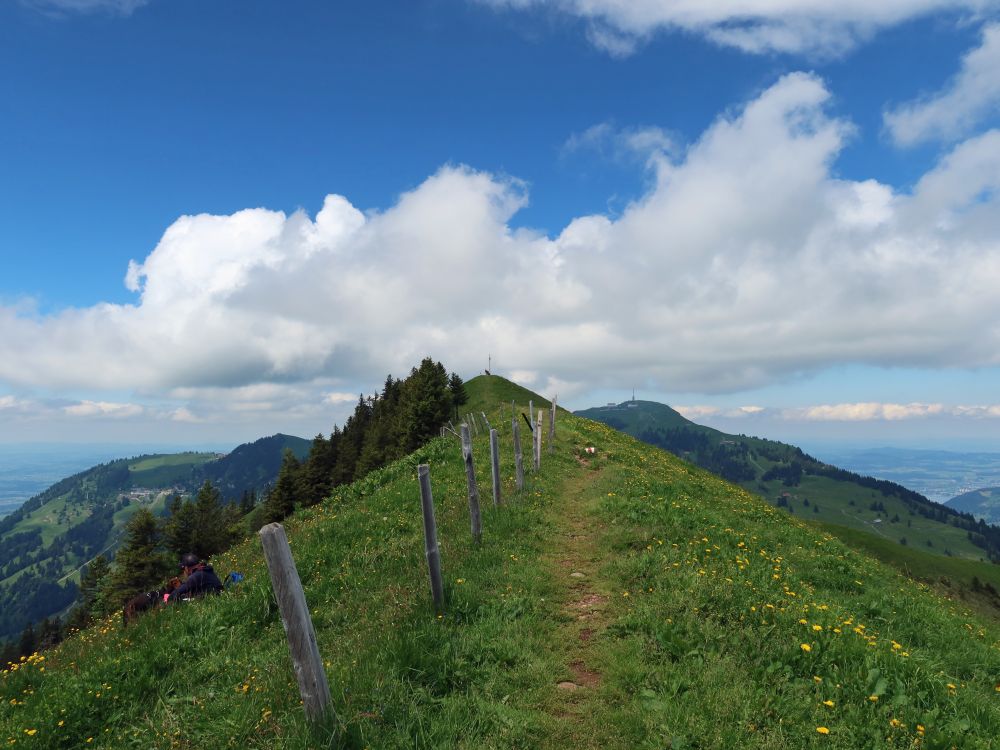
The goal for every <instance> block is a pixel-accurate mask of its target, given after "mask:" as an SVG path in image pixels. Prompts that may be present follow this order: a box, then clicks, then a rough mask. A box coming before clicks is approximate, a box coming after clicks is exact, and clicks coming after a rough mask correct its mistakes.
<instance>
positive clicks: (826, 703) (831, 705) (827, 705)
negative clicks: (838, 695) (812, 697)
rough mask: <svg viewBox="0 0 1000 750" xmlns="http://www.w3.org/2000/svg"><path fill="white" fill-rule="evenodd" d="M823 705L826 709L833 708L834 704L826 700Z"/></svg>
mask: <svg viewBox="0 0 1000 750" xmlns="http://www.w3.org/2000/svg"><path fill="white" fill-rule="evenodd" d="M823 705H824V706H826V707H827V708H833V707H834V706H835V705H836V704H835V703H834V702H833V701H831V700H826V701H823Z"/></svg>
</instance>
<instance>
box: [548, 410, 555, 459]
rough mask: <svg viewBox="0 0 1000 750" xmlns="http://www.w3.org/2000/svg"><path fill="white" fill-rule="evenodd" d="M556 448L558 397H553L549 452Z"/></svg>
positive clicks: (550, 411) (550, 414)
mask: <svg viewBox="0 0 1000 750" xmlns="http://www.w3.org/2000/svg"><path fill="white" fill-rule="evenodd" d="M555 450H556V399H555V397H553V399H552V408H551V409H549V453H554V452H555Z"/></svg>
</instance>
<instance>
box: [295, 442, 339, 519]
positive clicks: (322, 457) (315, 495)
mask: <svg viewBox="0 0 1000 750" xmlns="http://www.w3.org/2000/svg"><path fill="white" fill-rule="evenodd" d="M330 437H331V440H327V439H326V438H325V437H323V433H322V432H321V433H319V434H318V435H317V436H316V437H315V438H313V442H312V447H311V448H310V449H309V457H308V458H307V459H306V462H305V464H304V465H303V466H302V467H301V492H302V503H303V505H315V504H316V503H318V502H320V501H321V500H322V499H323V498H325V497H326V496H327V494H329V492H330V487H331V484H332V482H333V466H334V464H335V463H336V454H335V453H334V447H333V442H332V438H333V436H332V435H331V436H330Z"/></svg>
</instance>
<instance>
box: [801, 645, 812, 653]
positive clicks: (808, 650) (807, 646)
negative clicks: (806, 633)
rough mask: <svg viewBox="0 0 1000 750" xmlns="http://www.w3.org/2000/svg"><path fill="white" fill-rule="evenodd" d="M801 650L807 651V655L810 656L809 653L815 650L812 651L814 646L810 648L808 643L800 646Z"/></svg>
mask: <svg viewBox="0 0 1000 750" xmlns="http://www.w3.org/2000/svg"><path fill="white" fill-rule="evenodd" d="M799 648H801V649H802V650H803V651H805V652H806V653H807V654H808V653H809V652H810V651H812V650H813V649H812V646H810V645H809V644H808V643H803V644H800V645H799Z"/></svg>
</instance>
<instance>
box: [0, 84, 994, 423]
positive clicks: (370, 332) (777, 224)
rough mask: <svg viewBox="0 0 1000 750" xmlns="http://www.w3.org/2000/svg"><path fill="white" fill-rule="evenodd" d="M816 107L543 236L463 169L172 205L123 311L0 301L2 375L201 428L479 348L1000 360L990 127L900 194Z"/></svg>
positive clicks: (756, 107)
mask: <svg viewBox="0 0 1000 750" xmlns="http://www.w3.org/2000/svg"><path fill="white" fill-rule="evenodd" d="M828 98H829V93H828V91H827V89H826V87H825V85H824V83H823V82H822V81H821V80H820V79H819V78H817V77H815V76H813V75H808V74H803V73H796V74H791V75H787V76H785V77H783V78H781V79H780V80H779V81H777V82H776V83H775V84H774V85H773V86H771V87H770V88H768V89H767V90H765V91H763V92H761V93H760V95H759V96H757V97H756V98H754V99H753V100H751V101H749V102H747V103H746V104H745V105H744V106H743V107H742V108H740V109H735V110H733V111H732V112H729V113H727V114H726V115H724V116H721V117H719V118H718V120H717V121H716V122H715V123H714V124H713V125H712V126H711V127H710V128H708V129H707V130H706V132H705V133H703V134H702V135H701V137H700V138H698V139H697V140H696V141H695V142H693V143H691V144H688V146H687V147H686V148H685V149H683V150H679V151H678V152H677V153H676V154H673V155H664V158H663V159H662V160H661V161H660V162H658V163H657V164H656V165H655V166H654V170H655V177H656V179H655V180H653V181H651V184H650V186H649V188H648V191H647V192H646V193H645V194H644V195H642V196H641V197H640V198H639V199H637V200H636V201H634V202H633V203H632V204H631V205H629V206H628V207H627V208H626V209H625V210H624V211H622V213H621V215H620V216H619V217H617V218H610V217H607V216H601V215H591V216H581V217H578V218H576V219H574V220H573V221H571V222H570V223H569V224H568V225H567V226H566V227H564V228H563V229H562V230H561V231H560V232H558V234H556V235H554V236H545V235H543V234H540V233H537V232H532V231H529V230H524V229H514V228H512V227H511V218H512V217H513V215H514V214H515V213H516V212H517V211H518V210H519V209H520V208H521V207H523V206H524V205H525V204H526V201H527V194H526V190H525V187H524V185H523V184H522V183H520V182H518V181H517V180H516V179H512V178H499V177H497V176H494V175H491V174H488V173H484V172H480V171H476V170H474V169H472V168H469V167H464V166H447V167H443V168H441V169H440V170H439V171H438V172H437V173H435V174H434V175H432V176H430V177H429V178H427V179H426V180H425V181H424V182H423V183H422V184H420V185H418V186H417V187H415V188H414V189H413V190H411V191H409V192H407V193H405V194H403V195H401V196H400V197H399V199H398V201H397V202H396V203H395V204H394V205H392V206H390V207H388V208H386V209H385V210H383V211H367V212H363V211H361V210H359V209H358V208H356V207H355V206H353V205H352V204H351V203H350V202H349V200H348V199H347V198H345V197H343V196H337V195H331V196H328V197H327V198H326V200H325V202H324V205H323V208H322V210H321V211H319V213H318V214H316V215H315V216H309V215H307V214H306V213H305V212H301V211H300V212H296V213H292V214H285V213H282V212H280V211H271V210H267V209H263V208H256V209H248V210H245V211H239V212H236V213H234V214H232V215H228V216H210V215H199V216H183V217H180V218H179V219H177V220H176V221H175V222H174V223H173V224H172V225H171V226H170V227H169V228H168V229H167V230H166V231H165V233H164V235H163V237H162V238H161V240H160V241H159V243H158V244H157V246H156V247H155V248H154V249H153V250H152V251H151V252H150V253H149V254H148V255H146V257H145V258H143V259H141V260H138V261H136V262H133V263H132V264H131V265H130V267H129V269H128V271H127V275H126V283H127V285H128V287H129V288H130V289H132V290H133V291H134V292H135V293H136V299H135V301H134V303H132V304H105V303H101V304H95V305H92V306H90V307H84V308H76V309H68V310H63V311H61V312H58V313H55V314H42V313H39V312H37V311H34V310H32V309H30V308H24V307H0V330H3V332H4V335H3V337H2V338H0V387H3V386H6V390H8V391H10V392H19V393H23V392H30V391H31V390H32V389H46V390H48V391H51V392H60V390H67V391H70V390H71V391H73V392H85V391H86V392H89V393H91V396H90V397H91V398H92V401H93V402H94V403H95V404H98V403H103V402H105V401H106V402H108V403H118V399H117V398H115V397H111V396H109V395H103V396H102V395H101V394H112V393H114V394H120V393H124V392H131V393H133V394H138V395H137V396H136V398H133V399H129V400H131V401H141V400H142V398H150V399H156V398H167V399H171V400H172V402H173V404H174V408H179V407H181V406H183V408H184V409H186V410H187V411H186V412H178V413H176V414H174V416H173V417H172V418H173V419H178V418H180V419H184V418H190V419H199V420H207V421H211V420H214V419H220V418H222V415H224V414H227V413H228V414H240V415H243V418H246V419H248V420H249V419H251V418H252V417H254V418H256V417H255V416H254V415H256V416H257V417H259V416H260V415H264V414H268V413H270V414H282V415H291V416H295V415H298V416H300V417H302V418H306V417H307V416H308V415H309V414H312V413H315V411H316V410H318V409H322V408H323V407H324V406H325V407H326V408H329V407H330V406H335V405H336V404H332V403H331V399H332V397H334V396H337V395H344V397H345V399H346V394H347V393H348V392H350V391H352V390H355V389H356V388H357V385H358V384H363V386H362V387H363V388H364V389H365V390H366V391H368V390H370V389H371V388H372V387H373V385H374V384H381V382H382V380H383V379H384V377H385V375H386V374H387V373H393V374H395V375H399V376H401V375H405V374H406V373H407V372H408V371H409V368H410V367H411V366H413V365H414V364H416V363H417V362H418V361H419V360H420V359H421V358H422V357H424V356H427V355H430V356H433V357H434V358H435V359H439V360H441V361H442V362H444V363H445V365H446V366H447V367H448V368H449V369H450V370H454V371H457V372H459V373H462V374H474V373H477V372H480V371H482V369H483V368H484V366H485V364H486V360H487V356H488V355H491V356H492V358H493V363H494V366H493V370H494V371H495V372H500V373H512V374H515V375H516V376H518V377H521V376H523V377H522V379H526V380H527V379H529V378H528V377H527V376H528V375H530V381H531V383H529V385H530V384H536V385H538V387H542V388H545V389H547V390H546V393H549V392H550V391H551V392H554V391H558V392H559V394H560V396H563V397H564V398H568V397H569V395H570V394H572V393H574V392H578V391H579V390H580V389H581V388H582V387H584V385H583V384H586V386H587V387H589V388H595V389H596V388H603V387H617V386H620V384H621V383H622V382H626V383H643V384H645V385H644V387H647V386H648V388H649V389H650V390H653V389H657V388H658V389H660V390H661V391H671V392H683V391H687V392H691V393H705V394H711V393H724V392H736V391H740V390H745V389H750V388H754V387H759V386H763V385H768V384H773V383H776V382H781V381H783V380H786V379H788V378H791V377H795V376H800V375H803V374H810V373H815V372H819V371H821V370H823V369H824V368H827V367H830V366H832V365H837V364H842V363H859V364H867V365H873V366H902V367H920V368H936V367H969V368H972V367H988V366H996V365H1000V322H998V321H1000V296H998V295H997V294H996V289H998V288H1000V205H998V203H1000V190H998V189H997V188H998V187H1000V177H998V175H1000V132H996V131H990V132H987V133H985V134H983V135H981V136H978V137H976V138H973V139H970V140H968V141H965V142H963V143H960V144H958V145H957V146H956V147H955V148H954V149H953V150H952V151H951V152H949V153H947V154H945V155H944V156H943V157H942V158H941V160H940V162H939V163H938V164H937V165H936V166H935V167H934V168H933V169H931V170H930V171H929V172H928V173H927V174H926V175H925V176H924V177H923V178H922V179H921V180H919V181H918V183H917V184H916V186H915V187H914V188H913V189H912V190H909V191H901V190H897V189H895V188H893V187H892V186H890V185H886V184H883V183H880V182H878V181H876V180H873V179H869V180H863V181H851V180H845V179H843V178H841V177H838V176H837V175H836V174H835V173H834V172H833V170H832V164H833V163H834V162H835V160H836V158H837V156H838V154H839V153H840V151H841V150H842V149H843V148H844V147H845V145H846V144H847V143H849V142H850V139H851V138H852V137H853V132H854V129H853V127H852V125H851V123H849V122H846V121H844V120H842V119H838V118H836V117H832V116H830V115H829V114H828V113H827V112H826V102H827V100H828ZM123 270H124V269H123ZM356 397H357V394H356V393H351V396H350V401H351V402H353V400H354V399H355V398H356ZM349 403H350V402H347V401H346V400H345V401H344V404H343V406H344V408H348V407H347V406H346V405H347V404H349ZM86 408H87V409H90V410H91V411H95V410H96V407H95V406H88V407H86ZM109 413H110V412H109ZM688 413H689V414H691V413H694V412H688ZM746 413H748V414H749V413H752V410H751V411H749V412H746ZM883 413H886V412H884V411H883ZM168 417H169V414H168V415H167V416H165V417H164V418H168Z"/></svg>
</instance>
